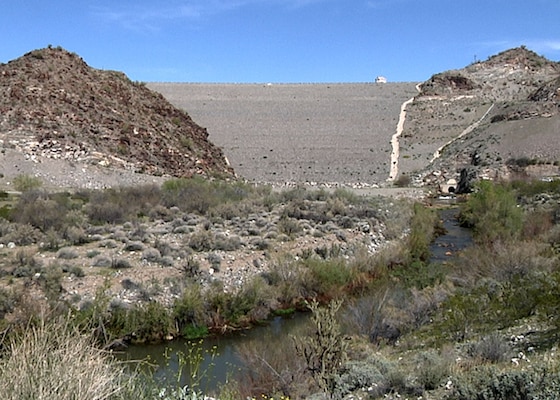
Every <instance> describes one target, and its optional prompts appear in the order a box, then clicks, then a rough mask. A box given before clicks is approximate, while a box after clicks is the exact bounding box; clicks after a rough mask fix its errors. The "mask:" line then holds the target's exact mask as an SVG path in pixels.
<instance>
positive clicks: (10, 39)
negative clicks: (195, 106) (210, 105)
mask: <svg viewBox="0 0 560 400" xmlns="http://www.w3.org/2000/svg"><path fill="white" fill-rule="evenodd" d="M0 5H1V6H2V7H1V9H2V12H1V13H0V34H1V35H2V38H3V39H2V45H1V46H0V62H7V61H9V60H12V59H14V58H17V57H20V56H21V55H23V54H24V53H26V52H28V51H30V50H33V49H37V48H42V47H46V46H47V45H49V44H50V45H53V46H62V47H64V48H65V49H67V50H70V51H73V52H76V53H77V54H79V55H80V56H81V57H83V58H84V60H85V61H86V62H87V63H88V64H89V65H90V66H92V67H95V68H102V69H112V70H119V71H122V72H124V73H125V74H127V75H128V76H129V77H130V78H131V79H133V80H138V81H145V82H152V81H164V82H244V83H251V82H259V83H262V82H286V83H287V82H367V81H372V80H373V79H375V77H376V76H378V75H383V76H386V77H387V79H388V80H389V81H393V82H395V81H409V82H410V81H415V82H416V81H423V80H426V79H428V78H429V77H430V76H431V75H433V74H434V73H437V72H441V71H445V70H448V69H454V68H462V67H464V66H466V65H468V64H470V63H471V62H472V61H473V60H475V59H478V60H485V59H487V58H488V57H489V56H491V55H493V54H496V53H498V52H500V51H503V50H506V49H509V48H512V47H517V46H520V45H525V46H527V47H528V48H529V49H531V50H534V51H536V52H537V53H538V54H541V55H544V56H546V57H547V58H549V59H551V60H554V61H559V60H560V23H559V22H558V21H559V20H560V0H169V1H165V0H161V1H150V0H96V1H86V0H52V1H44V0H0Z"/></svg>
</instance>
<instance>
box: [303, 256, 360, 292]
mask: <svg viewBox="0 0 560 400" xmlns="http://www.w3.org/2000/svg"><path fill="white" fill-rule="evenodd" d="M302 262H303V264H304V266H305V267H306V268H308V269H309V271H310V276H309V281H308V282H307V283H306V285H307V288H308V291H309V292H310V293H315V294H316V295H321V296H324V295H326V296H329V297H332V296H336V294H337V293H340V291H341V290H343V289H344V288H345V286H347V285H349V284H350V283H351V282H352V281H353V279H354V277H355V276H356V274H355V271H354V270H353V269H351V268H350V267H349V265H348V263H347V262H346V261H345V260H344V259H343V258H333V259H329V260H322V259H317V258H309V259H307V260H303V261H302Z"/></svg>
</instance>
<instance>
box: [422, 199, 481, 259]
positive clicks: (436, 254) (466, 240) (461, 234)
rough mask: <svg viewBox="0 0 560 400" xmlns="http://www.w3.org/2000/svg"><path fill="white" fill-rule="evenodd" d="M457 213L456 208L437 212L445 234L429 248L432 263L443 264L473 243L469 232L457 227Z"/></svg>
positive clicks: (466, 229)
mask: <svg viewBox="0 0 560 400" xmlns="http://www.w3.org/2000/svg"><path fill="white" fill-rule="evenodd" d="M458 213H459V209H458V208H457V207H452V208H444V209H441V210H439V216H440V218H441V220H442V221H443V228H444V229H445V234H443V235H441V236H439V237H437V238H436V240H435V241H434V243H432V245H431V247H430V252H431V254H432V256H431V259H430V261H431V262H432V263H441V262H445V261H447V260H449V257H450V256H453V255H454V254H455V253H456V252H457V251H460V250H463V249H464V248H466V247H468V246H470V245H471V244H472V243H473V239H472V232H471V230H470V229H468V228H463V227H462V226H459V221H458V220H457V215H458Z"/></svg>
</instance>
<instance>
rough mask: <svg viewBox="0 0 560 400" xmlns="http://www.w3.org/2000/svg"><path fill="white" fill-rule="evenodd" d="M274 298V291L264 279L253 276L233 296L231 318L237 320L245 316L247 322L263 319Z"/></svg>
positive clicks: (266, 316) (267, 314) (268, 313)
mask: <svg viewBox="0 0 560 400" xmlns="http://www.w3.org/2000/svg"><path fill="white" fill-rule="evenodd" d="M275 300H276V298H275V293H274V292H273V291H272V290H271V288H270V286H269V285H268V284H267V283H266V281H265V280H264V279H263V278H262V277H260V276H253V277H252V278H250V279H249V281H248V282H245V283H244V284H243V287H242V288H241V290H239V291H238V292H236V293H235V296H234V297H233V301H232V319H233V321H237V320H238V319H239V318H241V317H242V316H246V317H247V319H248V320H249V322H256V321H262V320H265V319H266V318H268V317H269V315H270V311H271V309H272V306H273V304H274V302H275Z"/></svg>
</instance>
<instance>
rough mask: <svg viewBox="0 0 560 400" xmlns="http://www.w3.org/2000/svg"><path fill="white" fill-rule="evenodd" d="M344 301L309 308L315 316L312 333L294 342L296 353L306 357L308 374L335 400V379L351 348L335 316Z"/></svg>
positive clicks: (313, 303) (314, 304)
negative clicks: (348, 349)
mask: <svg viewBox="0 0 560 400" xmlns="http://www.w3.org/2000/svg"><path fill="white" fill-rule="evenodd" d="M341 305H342V300H335V301H332V302H331V303H330V304H329V305H328V306H327V307H323V308H320V307H319V304H318V303H317V301H316V300H314V301H313V302H311V303H308V304H307V306H308V307H309V309H310V310H311V312H312V316H311V320H312V321H313V324H314V330H313V333H312V334H311V335H309V336H307V337H303V338H294V341H295V345H296V352H297V354H298V355H299V356H300V357H303V358H304V360H305V363H306V365H307V371H309V372H310V373H311V376H312V377H313V379H314V380H315V382H316V383H317V385H319V387H320V388H321V390H323V391H324V392H325V393H326V394H328V395H329V396H330V397H331V398H333V394H334V391H335V386H336V378H337V376H338V375H339V372H340V370H341V368H342V365H343V364H344V362H345V361H346V357H347V354H346V353H347V348H348V344H347V341H346V340H345V337H344V335H342V333H341V331H340V325H339V323H338V321H337V319H336V313H337V312H338V310H339V309H340V307H341Z"/></svg>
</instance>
